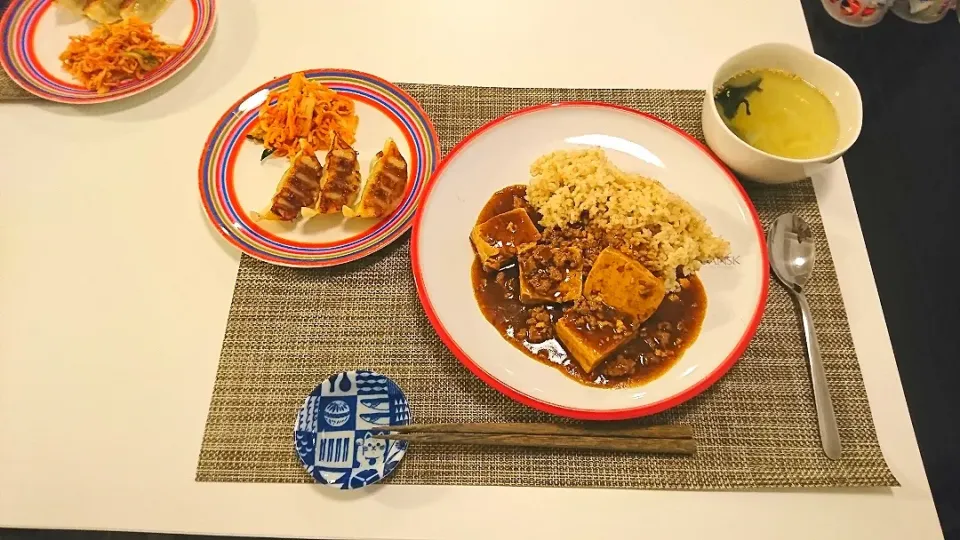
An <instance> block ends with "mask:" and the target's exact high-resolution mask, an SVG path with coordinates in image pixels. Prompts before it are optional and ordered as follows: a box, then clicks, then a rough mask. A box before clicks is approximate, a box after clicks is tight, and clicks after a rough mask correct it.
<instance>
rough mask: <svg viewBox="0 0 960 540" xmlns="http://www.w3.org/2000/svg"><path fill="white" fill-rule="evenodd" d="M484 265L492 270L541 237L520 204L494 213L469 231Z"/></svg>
mask: <svg viewBox="0 0 960 540" xmlns="http://www.w3.org/2000/svg"><path fill="white" fill-rule="evenodd" d="M470 240H472V241H473V245H474V247H476V249H477V255H479V256H480V262H481V263H482V264H483V269H484V270H486V271H488V272H494V271H497V270H499V269H500V268H502V267H503V266H504V265H505V264H506V263H507V262H509V261H510V260H511V259H513V258H514V257H516V256H517V254H519V253H522V252H524V251H526V250H528V249H530V248H532V247H533V246H534V245H535V244H536V243H537V240H540V231H538V230H537V226H536V225H535V224H534V223H533V220H532V219H530V215H529V214H527V211H526V210H524V209H523V208H515V209H513V210H511V211H509V212H504V213H503V214H499V215H496V216H494V217H492V218H490V219H489V220H487V221H484V222H483V223H480V224H478V225H477V226H476V227H474V228H473V232H472V233H470Z"/></svg>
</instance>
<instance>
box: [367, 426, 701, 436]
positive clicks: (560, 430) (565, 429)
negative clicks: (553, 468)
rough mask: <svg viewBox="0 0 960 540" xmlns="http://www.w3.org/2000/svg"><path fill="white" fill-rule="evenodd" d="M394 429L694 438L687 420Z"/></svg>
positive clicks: (406, 429)
mask: <svg viewBox="0 0 960 540" xmlns="http://www.w3.org/2000/svg"><path fill="white" fill-rule="evenodd" d="M383 429H384V430H389V431H392V432H394V433H491V434H513V435H572V436H584V437H631V438H644V439H692V438H693V427H691V426H689V425H685V424H677V425H665V426H623V425H617V424H598V425H594V426H572V425H564V424H535V423H503V424H410V425H407V426H390V427H386V426H385V427H384V428H383Z"/></svg>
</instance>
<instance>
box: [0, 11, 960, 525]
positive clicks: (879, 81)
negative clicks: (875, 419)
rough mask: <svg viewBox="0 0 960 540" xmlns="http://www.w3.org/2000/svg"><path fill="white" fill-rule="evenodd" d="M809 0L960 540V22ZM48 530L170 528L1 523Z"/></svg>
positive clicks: (866, 222) (887, 295)
mask: <svg viewBox="0 0 960 540" xmlns="http://www.w3.org/2000/svg"><path fill="white" fill-rule="evenodd" d="M7 1H8V0H0V11H2V8H5V7H6V4H7ZM802 3H803V7H804V11H805V13H806V18H807V25H808V26H809V29H810V34H811V37H812V39H813V46H814V49H815V50H816V52H817V53H818V54H820V55H821V56H824V57H826V58H828V59H830V60H832V61H833V62H834V63H836V64H838V65H839V66H840V67H841V68H843V69H844V70H846V71H847V72H848V73H849V74H850V75H851V76H852V77H853V79H854V80H855V81H856V82H857V84H858V85H859V87H860V91H861V93H862V95H863V102H864V103H863V104H864V125H863V133H862V134H861V136H860V140H859V141H858V142H857V144H856V145H854V147H853V148H852V149H851V150H850V152H849V153H848V154H847V155H846V156H845V157H844V162H845V164H846V168H847V174H848V176H849V178H850V184H851V187H852V189H853V196H854V200H855V201H856V205H857V212H858V214H859V216H860V223H861V227H862V229H863V235H864V238H865V240H866V244H867V250H868V252H869V254H870V262H871V265H872V267H873V272H874V276H875V278H876V281H877V288H878V289H879V291H880V300H881V302H882V304H883V311H884V316H885V317H886V321H887V327H888V329H889V333H890V338H891V341H892V342H893V349H894V353H895V354H896V358H897V366H898V367H899V370H900V378H901V381H902V383H903V388H904V392H905V393H906V397H907V403H908V405H909V408H910V416H911V418H912V419H913V425H914V429H915V430H916V435H917V439H918V442H919V445H920V453H921V455H922V456H923V463H924V466H925V468H926V471H927V477H928V479H929V481H930V488H931V489H932V491H933V497H934V500H935V501H936V504H937V510H938V512H939V515H940V522H941V525H942V526H943V530H944V535H945V537H946V538H947V540H960V420H957V419H955V418H954V416H955V413H957V412H960V392H956V391H955V387H956V385H957V384H958V383H960V345H958V343H960V342H958V336H960V287H957V285H955V284H953V283H951V280H950V274H949V271H950V269H951V268H952V266H953V265H952V264H951V263H956V262H960V261H958V258H957V257H956V256H954V255H953V252H954V251H955V250H956V248H955V246H954V244H953V242H954V241H956V240H957V239H958V238H960V236H958V232H960V230H958V229H960V227H958V226H957V221H956V220H955V219H954V216H956V215H957V214H958V213H960V208H957V203H958V202H960V188H958V184H960V24H958V23H957V17H956V14H955V13H953V12H951V13H950V14H948V15H947V18H946V20H943V21H941V22H939V23H936V24H933V25H918V24H911V23H907V22H904V21H902V20H900V19H899V18H897V17H896V16H894V15H893V14H888V15H887V17H886V18H885V19H884V20H883V21H882V22H881V23H880V24H879V25H877V26H874V27H871V28H865V29H861V28H852V27H848V26H844V25H842V24H840V23H838V22H836V21H834V20H833V19H832V18H830V16H829V15H827V13H826V12H825V11H824V10H823V8H822V7H821V5H820V0H802ZM744 16H745V17H746V16H749V14H748V13H745V14H744ZM942 269H946V270H947V272H948V273H946V274H945V275H944V274H943V272H942ZM904 436H908V435H907V434H904ZM41 538H42V539H48V538H49V539H51V540H52V539H57V540H60V539H62V540H107V539H109V540H134V539H137V540H165V539H167V538H170V537H168V536H162V535H153V534H150V535H147V534H142V535H141V534H127V533H80V532H69V533H68V532H63V531H46V532H40V531H33V532H31V531H15V530H0V540H38V539H41Z"/></svg>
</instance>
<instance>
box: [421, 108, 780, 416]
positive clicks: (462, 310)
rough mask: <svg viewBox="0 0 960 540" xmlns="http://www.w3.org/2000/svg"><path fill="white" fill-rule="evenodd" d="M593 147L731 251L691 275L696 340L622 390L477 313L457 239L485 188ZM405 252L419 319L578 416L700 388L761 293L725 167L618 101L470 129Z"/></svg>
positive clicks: (731, 358) (754, 227) (754, 253)
mask: <svg viewBox="0 0 960 540" xmlns="http://www.w3.org/2000/svg"><path fill="white" fill-rule="evenodd" d="M585 147H602V148H604V149H605V151H606V154H607V156H608V157H609V158H610V160H611V161H612V162H613V163H614V164H616V165H617V166H618V167H620V168H621V169H623V170H625V171H628V172H632V173H638V174H642V175H644V176H647V177H649V178H655V179H657V180H659V181H660V182H662V183H663V185H664V186H665V187H667V188H668V189H670V190H671V191H673V192H674V193H677V194H678V195H680V196H681V197H683V198H684V199H686V200H687V201H688V202H689V203H690V204H692V205H693V206H694V207H695V208H696V209H697V210H699V211H700V212H701V213H702V214H703V215H704V216H705V217H706V219H707V222H708V223H709V224H710V226H711V227H712V228H713V231H714V233H716V234H718V235H720V236H722V237H723V238H725V239H727V240H728V241H729V242H730V245H731V258H730V260H729V261H726V262H725V263H723V264H712V265H707V266H704V267H703V268H702V269H701V270H700V272H699V273H698V275H699V277H700V280H701V282H702V283H703V286H704V290H705V291H706V295H707V310H706V314H705V316H704V320H703V326H702V327H701V331H700V335H699V337H698V338H697V340H696V341H695V342H694V343H693V344H692V345H690V346H689V348H688V349H687V350H686V351H685V353H684V354H683V356H682V357H681V358H680V359H679V360H677V362H676V363H675V364H674V365H673V366H672V367H671V368H670V369H669V370H667V371H666V372H665V373H664V374H663V375H661V376H660V377H658V378H656V379H654V380H652V381H650V382H647V383H646V384H643V385H640V386H633V387H624V388H597V387H591V386H586V385H583V384H581V383H578V382H576V381H575V380H573V379H571V378H569V377H567V376H566V375H565V374H563V373H562V372H561V371H560V370H558V369H556V368H554V367H551V366H548V365H545V364H543V363H540V362H538V361H536V360H534V359H532V358H530V357H528V356H526V355H525V354H524V353H522V352H521V351H519V350H518V349H516V348H514V346H513V345H511V344H510V343H508V342H507V341H506V340H505V339H503V338H502V337H501V336H500V334H499V333H498V332H497V330H496V329H495V328H494V327H493V325H491V324H490V323H489V322H488V321H487V320H486V318H485V317H484V316H483V314H482V313H481V312H480V309H479V307H478V306H477V302H476V300H475V298H474V293H473V287H472V284H471V279H470V268H471V264H472V263H473V259H474V257H475V255H474V252H473V249H472V248H471V246H470V241H469V239H468V237H469V234H470V231H471V229H472V228H473V225H474V223H475V220H476V217H477V215H478V214H479V213H480V210H481V208H483V205H484V204H485V203H486V202H487V200H489V198H490V196H491V195H493V193H494V192H495V191H497V190H499V189H502V188H504V187H506V186H508V185H512V184H519V183H526V182H527V180H528V179H529V169H530V164H531V163H532V162H533V161H534V160H535V159H536V158H538V157H539V156H541V155H543V154H547V153H549V152H552V151H555V150H561V149H574V148H585ZM411 257H412V259H413V272H414V277H415V279H416V282H417V291H418V293H419V295H420V300H421V302H422V303H423V306H424V309H425V311H426V313H427V316H428V318H429V319H430V322H431V323H432V324H433V326H434V328H435V329H436V331H437V333H438V334H439V335H440V338H441V339H442V340H443V342H444V343H445V344H446V345H447V347H449V348H450V350H451V351H452V352H453V353H454V355H456V356H457V358H458V359H459V360H460V361H461V362H462V363H463V364H464V365H465V366H466V367H467V368H468V369H470V370H471V371H472V372H473V373H474V374H476V375H477V376H478V377H479V378H480V379H482V380H483V381H484V382H486V383H487V384H489V385H490V386H492V387H493V388H495V389H497V390H498V391H500V392H502V393H503V394H505V395H507V396H509V397H511V398H513V399H515V400H517V401H519V402H521V403H524V404H526V405H529V406H531V407H534V408H536V409H540V410H543V411H546V412H549V413H553V414H557V415H560V416H566V417H570V418H579V419H587V420H618V419H625V418H634V417H639V416H646V415H650V414H654V413H657V412H660V411H663V410H666V409H668V408H670V407H674V406H676V405H679V404H680V403H683V402H684V401H686V400H688V399H690V398H692V397H694V396H696V395H697V394H699V393H700V392H703V391H704V390H705V389H706V388H707V387H709V386H710V385H712V384H713V383H714V382H716V381H717V380H718V379H719V378H720V377H722V376H723V375H724V374H725V373H726V372H727V371H728V370H729V369H730V368H731V367H732V366H733V364H734V363H736V361H737V360H738V359H739V358H740V356H741V354H743V351H744V350H745V349H746V347H747V344H748V343H749V342H750V339H751V338H752V337H753V334H754V333H755V332H756V329H757V326H758V325H759V323H760V317H761V315H762V314H763V307H764V304H765V302H766V296H767V284H768V277H769V267H768V262H767V256H766V251H765V241H764V233H763V228H762V226H761V225H760V221H759V219H758V217H757V214H756V210H755V209H754V207H753V204H752V203H751V202H750V200H749V198H748V197H747V195H746V193H745V192H744V190H743V188H742V187H741V186H740V184H739V183H738V182H737V180H736V178H735V177H734V176H733V174H732V173H730V171H729V170H728V169H727V168H726V167H724V166H723V165H722V164H721V163H720V162H719V161H718V160H717V159H716V158H715V157H714V156H713V154H711V153H710V151H709V150H707V149H706V148H705V147H704V146H703V145H702V144H700V143H699V142H698V141H697V140H696V139H694V138H693V137H691V136H690V135H688V134H687V133H685V132H683V131H682V130H680V129H679V128H677V127H675V126H672V125H670V124H667V123H666V122H663V121H662V120H659V119H657V118H655V117H653V116H650V115H647V114H644V113H641V112H638V111H635V110H632V109H627V108H624V107H621V106H617V105H611V104H604V103H595V102H568V103H560V104H548V105H541V106H536V107H531V108H527V109H523V110H521V111H518V112H516V113H512V114H509V115H507V116H504V117H502V118H499V119H497V120H494V121H492V122H490V123H488V124H486V125H485V126H483V127H481V128H480V129H478V130H477V131H475V132H474V133H472V134H471V135H470V136H469V137H467V138H466V139H465V140H464V141H463V142H461V143H460V144H459V145H457V146H456V147H455V148H454V149H453V150H452V151H451V152H450V154H449V155H448V156H447V157H446V158H445V159H444V160H443V162H441V164H440V166H439V167H438V169H437V171H436V172H435V173H434V176H433V179H432V181H431V183H430V185H429V186H428V187H427V193H426V194H425V195H424V199H423V202H422V203H421V205H420V209H419V210H418V213H417V217H416V220H415V224H414V229H413V237H412V246H411Z"/></svg>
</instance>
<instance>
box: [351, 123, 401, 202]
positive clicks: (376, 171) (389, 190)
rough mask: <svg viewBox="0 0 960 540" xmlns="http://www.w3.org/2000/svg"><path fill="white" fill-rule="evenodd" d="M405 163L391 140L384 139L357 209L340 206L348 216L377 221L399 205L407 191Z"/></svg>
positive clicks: (371, 165)
mask: <svg viewBox="0 0 960 540" xmlns="http://www.w3.org/2000/svg"><path fill="white" fill-rule="evenodd" d="M408 176H409V173H408V172H407V162H406V160H404V159H403V156H402V155H400V149H399V148H397V144H396V143H395V142H393V139H387V142H386V143H384V145H383V150H381V151H380V152H377V159H375V160H373V163H371V164H370V176H369V177H368V178H367V184H366V185H365V186H364V187H363V195H361V196H360V204H358V205H357V206H356V208H350V207H349V206H344V207H343V215H345V216H347V217H363V218H380V217H384V216H386V215H387V214H389V213H390V212H393V210H394V209H395V208H396V207H397V205H399V204H400V201H401V200H403V194H404V193H405V192H406V190H407V179H408Z"/></svg>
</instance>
